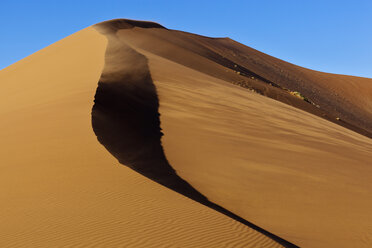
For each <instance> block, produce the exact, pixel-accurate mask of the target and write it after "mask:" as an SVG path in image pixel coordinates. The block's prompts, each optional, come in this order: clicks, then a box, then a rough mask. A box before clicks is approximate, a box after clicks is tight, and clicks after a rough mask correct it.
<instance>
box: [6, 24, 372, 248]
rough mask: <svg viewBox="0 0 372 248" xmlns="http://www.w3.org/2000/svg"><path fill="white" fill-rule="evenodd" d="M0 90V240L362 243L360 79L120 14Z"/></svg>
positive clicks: (369, 185)
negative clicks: (292, 62)
mask: <svg viewBox="0 0 372 248" xmlns="http://www.w3.org/2000/svg"><path fill="white" fill-rule="evenodd" d="M0 83H1V87H2V90H1V91H0V96H1V97H0V113H1V122H0V125H1V126H0V137H1V139H0V147H1V149H0V153H1V154H0V161H1V163H0V166H1V169H2V173H1V175H0V181H1V189H0V191H1V194H0V200H1V202H2V211H1V213H0V220H1V224H0V246H1V247H371V246H372V226H371V218H372V211H371V209H372V198H371V197H370V196H371V195H372V162H371V161H372V140H371V137H372V79H368V78H360V77H354V76H345V75H336V74H330V73H324V72H318V71H313V70H310V69H306V68H302V67H299V66H296V65H293V64H290V63H287V62H285V61H282V60H279V59H276V58H274V57H271V56H269V55H266V54H264V53H261V52H259V51H257V50H254V49H252V48H250V47H247V46H245V45H243V44H240V43H238V42H236V41H234V40H231V39H229V38H209V37H205V36H200V35H196V34H191V33H186V32H181V31H176V30H169V29H167V28H165V27H163V26H161V25H159V24H157V23H153V22H144V21H134V20H127V19H117V20H111V21H106V22H103V23H99V24H96V25H93V26H91V27H88V28H86V29H84V30H81V31H79V32H77V33H75V34H73V35H71V36H69V37H67V38H65V39H63V40H61V41H59V42H56V43H55V44H53V45H51V46H49V47H47V48H45V49H43V50H41V51H39V52H37V53H35V54H33V55H31V56H29V57H27V58H25V59H23V60H21V61H19V62H17V63H15V64H13V65H11V66H9V67H8V68H5V69H3V70H1V71H0Z"/></svg>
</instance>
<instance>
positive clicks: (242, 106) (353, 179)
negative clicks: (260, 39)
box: [118, 28, 372, 247]
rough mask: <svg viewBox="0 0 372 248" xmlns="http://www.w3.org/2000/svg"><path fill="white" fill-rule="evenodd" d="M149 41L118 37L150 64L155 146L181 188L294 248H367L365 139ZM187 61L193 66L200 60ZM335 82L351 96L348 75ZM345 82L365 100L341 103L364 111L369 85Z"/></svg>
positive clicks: (370, 240)
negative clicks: (158, 136) (158, 133)
mask: <svg viewBox="0 0 372 248" xmlns="http://www.w3.org/2000/svg"><path fill="white" fill-rule="evenodd" d="M146 32H147V33H148V32H152V35H153V33H155V32H156V31H155V30H154V29H151V31H147V30H146V31H144V29H142V28H134V29H125V30H120V31H119V32H118V36H119V37H120V38H121V39H122V41H123V42H127V43H128V44H130V45H131V46H132V48H134V49H136V50H137V51H138V52H139V53H141V54H143V55H145V56H146V57H147V58H148V60H149V66H150V71H151V75H152V78H153V80H154V84H155V86H156V88H157V92H158V96H159V102H160V108H159V112H160V120H161V128H162V130H163V133H164V137H163V138H162V145H163V147H164V150H165V155H166V157H167V159H168V161H169V163H170V164H171V165H172V167H173V168H174V169H175V170H176V171H177V172H178V174H179V175H180V176H181V177H182V178H183V179H184V180H186V181H187V182H189V183H190V184H191V185H192V186H193V187H194V188H195V189H197V190H198V191H199V192H201V193H202V194H203V195H205V196H207V197H208V199H209V200H211V201H212V202H215V203H217V204H219V205H221V206H224V207H225V208H227V209H229V210H230V211H232V212H234V213H236V214H238V215H239V216H241V217H243V218H245V219H247V220H249V221H252V222H253V223H255V224H256V225H258V226H260V227H262V228H264V229H266V230H269V231H271V232H273V233H274V234H276V235H278V236H280V237H282V238H284V239H286V240H288V241H290V242H292V243H294V244H296V245H299V246H301V247H370V246H371V244H372V234H371V230H372V225H371V223H372V222H371V216H372V214H371V209H372V200H371V197H369V196H370V195H371V194H372V180H371V179H372V167H371V161H372V141H371V139H370V138H367V137H365V136H362V135H360V134H358V133H355V132H353V131H351V130H348V129H346V128H344V127H341V126H339V125H336V124H334V123H331V122H329V121H327V120H324V119H322V118H320V117H318V116H314V115H312V114H309V113H307V112H304V111H302V110H299V109H296V108H294V107H291V106H288V105H286V104H283V103H280V102H278V101H274V100H272V99H269V98H267V97H263V96H261V95H259V94H256V93H252V92H250V91H247V90H242V89H241V87H238V86H235V85H232V84H231V82H229V81H227V80H221V79H220V78H217V77H212V76H211V75H210V74H212V73H208V74H209V75H206V73H201V72H200V70H199V71H198V70H194V68H190V67H192V66H184V65H181V64H180V63H175V62H174V61H171V60H170V59H169V57H168V58H164V57H163V56H159V54H160V52H159V49H163V50H166V48H164V47H163V48H156V47H157V45H156V44H157V43H156V42H154V41H153V44H154V45H153V47H150V46H149V45H147V44H144V43H146V42H145V41H143V40H144V39H142V42H141V38H143V37H144V36H146V35H145V34H146ZM162 32H166V31H162ZM167 32H172V31H167ZM141 33H145V34H141ZM139 37H141V38H139ZM160 44H161V43H160ZM179 50H180V53H182V52H183V51H182V50H183V49H181V48H180V49H179ZM178 56H181V55H178ZM187 56H189V60H191V59H194V61H197V56H199V54H198V55H197V56H195V57H194V58H190V57H191V56H192V55H190V54H188V55H185V58H186V57H187ZM202 59H203V58H202ZM177 62H178V61H177ZM185 63H186V62H185ZM189 63H190V62H189ZM195 63H197V62H195ZM218 69H219V68H218V65H217V66H216V71H218ZM314 73H316V74H318V72H314ZM327 76H328V77H337V75H332V74H329V75H327ZM340 77H341V78H342V80H341V82H342V83H340V84H341V86H339V87H340V89H339V90H338V92H343V91H345V92H346V91H348V88H353V86H354V84H351V85H348V86H347V87H345V88H343V86H342V85H343V84H344V83H345V82H344V81H343V80H344V78H347V77H348V76H340ZM350 78H352V80H355V81H357V83H356V84H357V85H361V86H360V87H359V86H356V87H355V88H353V90H354V91H357V90H358V89H364V91H363V93H361V94H360V98H358V97H356V96H354V95H353V94H351V92H352V91H351V90H350V91H348V93H347V94H344V95H342V97H344V98H346V99H350V102H353V101H352V100H354V102H356V103H355V104H356V105H359V106H362V104H361V102H362V101H366V102H368V104H366V105H365V107H366V106H369V104H370V103H371V98H369V95H370V93H371V91H370V89H371V88H370V79H363V78H361V79H360V80H359V81H358V80H357V79H358V78H356V77H350ZM363 83H365V84H363ZM328 86H329V85H326V86H325V88H326V87H328ZM357 99H359V100H360V101H359V102H358V100H357ZM363 111H365V112H368V111H370V110H369V109H368V107H366V109H365V110H363ZM368 118H370V116H368V115H366V118H365V119H368Z"/></svg>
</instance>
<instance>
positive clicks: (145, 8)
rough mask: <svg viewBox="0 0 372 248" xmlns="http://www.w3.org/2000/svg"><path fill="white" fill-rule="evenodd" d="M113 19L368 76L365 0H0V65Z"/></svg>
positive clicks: (369, 34) (371, 41)
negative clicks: (220, 40)
mask: <svg viewBox="0 0 372 248" xmlns="http://www.w3.org/2000/svg"><path fill="white" fill-rule="evenodd" d="M113 18H130V19H139V20H152V21H156V22H159V23H160V24H162V25H164V26H166V27H167V28H171V29H178V30H183V31H188V32H192V33H197V34H202V35H206V36H212V37H226V36H227V37H230V38H232V39H234V40H237V41H239V42H241V43H244V44H246V45H248V46H251V47H253V48H255V49H258V50H260V51H262V52H265V53H268V54H270V55H272V56H275V57H278V58H280V59H283V60H286V61H289V62H291V63H294V64H298V65H301V66H304V67H308V68H311V69H315V70H320V71H326V72H333V73H340V74H349V75H357V76H364V77H371V78H372V0H348V1H345V0H334V1H333V0H245V1H243V0H241V1H234V0H224V1H219V0H215V1H208V0H207V1H203V0H198V1H195V0H188V1H179V0H173V1H162V0H157V1H145V0H142V1H141V0H131V1H126V0H117V1H116V0H115V1H111V0H90V1H79V0H75V1H70V0H61V1H57V0H49V1H43V0H40V1H38V0H29V1H25V0H23V1H17V0H0V29H1V30H0V34H1V39H0V69H2V68H4V67H6V66H8V65H10V64H12V63H14V62H16V61H18V60H20V59H22V58H24V57H26V56H28V55H30V54H32V53H34V52H36V51H38V50H40V49H42V48H44V47H46V46H48V45H50V44H52V43H54V42H56V41H58V40H60V39H62V38H64V37H66V36H68V35H70V34H72V33H74V32H76V31H79V30H81V29H83V28H85V27H87V26H90V25H92V24H95V23H97V22H101V21H104V20H108V19H113Z"/></svg>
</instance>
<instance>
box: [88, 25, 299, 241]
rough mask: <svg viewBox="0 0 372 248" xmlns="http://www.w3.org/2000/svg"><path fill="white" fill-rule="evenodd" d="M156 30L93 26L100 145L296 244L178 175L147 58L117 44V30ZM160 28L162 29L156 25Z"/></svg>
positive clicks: (170, 184)
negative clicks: (97, 43)
mask: <svg viewBox="0 0 372 248" xmlns="http://www.w3.org/2000/svg"><path fill="white" fill-rule="evenodd" d="M134 26H137V27H144V28H152V27H159V26H158V25H157V24H154V23H151V22H139V21H138V22H137V21H130V20H116V21H109V22H104V23H100V24H96V25H94V27H95V28H96V29H97V30H98V31H99V32H100V33H102V34H104V35H105V36H106V37H107V39H108V41H109V43H108V47H107V50H106V55H105V67H104V69H103V72H102V75H101V78H100V80H99V84H98V88H97V92H96V95H95V104H94V106H93V109H92V126H93V130H94V132H95V134H96V135H97V139H98V140H99V142H100V143H101V144H102V145H103V146H104V147H105V148H106V149H107V150H108V151H109V152H110V153H111V154H112V155H113V156H115V157H116V158H117V159H118V160H119V162H120V163H121V164H123V165H125V166H128V167H129V168H131V169H133V170H135V171H137V172H138V173H140V174H142V175H144V176H146V177H148V178H150V179H152V180H154V181H155V182H157V183H159V184H161V185H163V186H165V187H168V188H170V189H172V190H174V191H176V192H178V193H180V194H182V195H184V196H187V197H189V198H190V199H192V200H195V201H197V202H199V203H201V204H203V205H205V206H208V207H210V208H212V209H214V210H216V211H218V212H220V213H222V214H224V215H227V216H229V217H231V218H232V219H234V220H236V221H239V222H241V223H242V224H244V225H247V226H248V227H250V228H252V229H254V230H256V231H258V232H260V233H262V234H264V235H266V236H267V237H269V238H271V239H273V240H275V241H276V242H278V243H279V244H281V245H283V246H284V247H297V246H296V245H294V244H292V243H290V242H288V241H286V240H284V239H282V238H280V237H278V236H276V235H274V234H272V233H270V232H268V231H266V230H264V229H262V228H260V227H258V226H256V225H254V224H253V223H250V222H249V221H247V220H245V219H243V218H241V217H239V216H237V215H235V214H234V213H232V212H230V211H229V210H227V209H225V208H223V207H222V206H219V205H217V204H215V203H213V202H211V201H209V200H208V199H207V198H206V197H205V196H204V195H202V194H201V193H200V192H198V191H197V190H195V189H194V188H193V187H192V186H191V185H190V184H189V183H188V182H186V181H185V180H183V179H182V178H181V177H179V176H178V175H177V173H176V171H175V170H174V169H173V168H172V166H171V165H170V164H169V163H168V161H167V159H166V157H165V155H164V151H163V148H162V145H161V137H162V135H163V134H162V132H161V129H160V119H159V112H158V109H159V102H158V98H157V93H156V89H155V85H154V84H153V82H152V78H151V75H150V71H149V68H148V61H147V59H146V57H145V56H143V55H142V54H140V53H138V52H137V51H135V50H134V49H132V48H131V47H130V46H129V45H128V44H126V43H125V42H123V41H122V40H120V39H119V38H118V37H117V36H116V33H117V32H118V31H119V30H121V29H127V28H133V27H134ZM160 27H161V26H160Z"/></svg>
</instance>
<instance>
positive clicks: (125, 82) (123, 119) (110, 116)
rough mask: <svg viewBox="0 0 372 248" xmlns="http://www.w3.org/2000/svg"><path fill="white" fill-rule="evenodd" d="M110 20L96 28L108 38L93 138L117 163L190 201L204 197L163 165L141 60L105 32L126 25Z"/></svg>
mask: <svg viewBox="0 0 372 248" xmlns="http://www.w3.org/2000/svg"><path fill="white" fill-rule="evenodd" d="M114 24H115V25H113V26H111V25H105V26H103V27H102V24H101V26H99V27H98V29H99V30H100V31H101V32H103V33H105V34H106V35H107V37H108V40H109V44H108V47H107V50H106V56H105V67H104V70H103V73H102V75H101V78H100V81H99V83H98V88H97V92H96V95H95V100H94V106H93V110H92V126H93V130H94V132H95V134H96V135H97V138H98V140H99V142H100V143H101V144H103V145H104V146H105V147H106V149H107V150H108V151H109V152H110V153H111V154H113V155H114V156H115V157H116V158H117V159H118V160H119V162H120V163H121V164H124V165H126V166H128V167H130V168H131V169H133V170H135V171H137V172H139V173H141V174H142V175H144V176H146V177H148V178H150V179H153V180H155V181H157V182H158V183H160V184H162V185H164V186H167V187H169V188H172V189H173V190H175V191H177V192H179V193H182V194H184V195H187V196H189V197H190V198H193V199H194V200H199V201H200V200H206V198H205V197H204V196H202V195H201V194H199V193H198V192H197V191H195V190H194V189H193V188H192V187H191V186H190V185H189V184H188V183H186V182H185V181H183V180H182V179H181V178H179V177H178V176H177V174H176V172H175V171H174V169H173V168H172V167H171V166H170V165H169V163H168V161H167V159H166V157H165V155H164V151H163V148H162V146H161V140H160V139H161V137H162V135H163V134H162V132H161V129H160V119H159V112H158V109H159V102H158V98H157V94H156V89H155V86H154V84H153V82H152V79H151V75H150V71H149V68H148V65H147V59H146V57H145V56H143V55H141V54H139V53H138V52H136V51H135V50H133V49H131V48H130V47H129V46H128V45H126V44H125V43H123V42H121V41H120V40H118V39H117V38H116V36H115V31H112V30H111V28H112V29H113V30H115V28H130V27H131V26H129V27H128V26H127V25H124V24H123V23H122V22H121V21H120V22H119V24H120V25H118V24H117V23H116V22H114ZM143 26H145V25H143ZM149 26H150V27H152V26H153V25H149ZM103 30H104V31H103Z"/></svg>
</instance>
